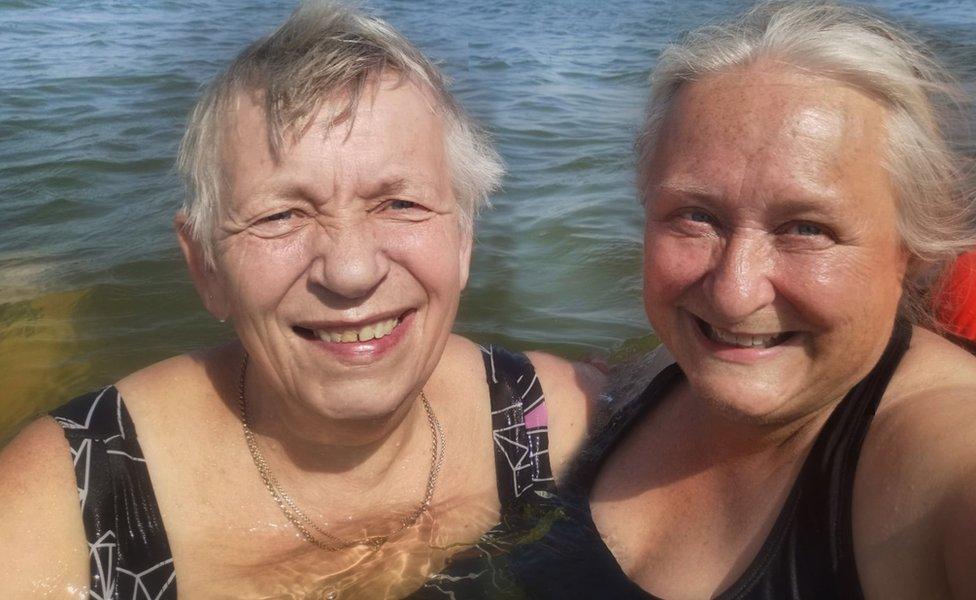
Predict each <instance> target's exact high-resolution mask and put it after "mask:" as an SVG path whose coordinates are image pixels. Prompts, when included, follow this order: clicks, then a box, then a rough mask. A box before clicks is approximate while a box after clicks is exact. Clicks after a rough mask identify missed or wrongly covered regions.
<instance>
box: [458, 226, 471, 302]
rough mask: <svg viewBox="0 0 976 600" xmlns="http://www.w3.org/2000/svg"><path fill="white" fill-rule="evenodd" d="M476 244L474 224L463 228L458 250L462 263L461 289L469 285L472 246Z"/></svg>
mask: <svg viewBox="0 0 976 600" xmlns="http://www.w3.org/2000/svg"><path fill="white" fill-rule="evenodd" d="M473 246H474V226H473V225H469V226H467V227H464V228H463V229H462V230H461V244H460V249H459V250H458V253H459V256H458V259H459V260H460V265H461V272H460V276H461V279H460V280H461V289H462V290H463V289H464V288H465V287H467V285H468V274H469V273H470V271H471V248H472V247H473Z"/></svg>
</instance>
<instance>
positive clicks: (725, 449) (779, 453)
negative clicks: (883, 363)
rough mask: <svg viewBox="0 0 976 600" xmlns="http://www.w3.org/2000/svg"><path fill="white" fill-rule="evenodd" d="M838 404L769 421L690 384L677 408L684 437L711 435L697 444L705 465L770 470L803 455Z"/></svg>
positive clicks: (674, 407) (676, 419) (680, 395)
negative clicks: (743, 414) (744, 414)
mask: <svg viewBox="0 0 976 600" xmlns="http://www.w3.org/2000/svg"><path fill="white" fill-rule="evenodd" d="M838 402H839V400H838ZM836 405H837V403H836V402H830V403H828V404H825V405H823V406H821V407H817V408H816V409H815V410H813V411H811V412H809V413H806V414H803V415H799V416H796V417H795V418H791V419H790V420H788V421H781V422H765V421H760V420H754V419H744V418H738V417H737V416H736V415H730V414H728V413H727V412H726V411H723V410H721V409H720V408H718V407H716V406H715V405H714V404H712V403H710V402H708V401H707V400H705V399H702V398H700V397H698V396H696V395H695V394H694V392H693V391H692V390H691V389H690V388H689V387H688V386H687V385H685V386H683V387H682V389H681V390H680V391H679V392H678V401H677V402H673V403H671V408H672V416H673V417H674V421H673V422H677V423H681V424H682V425H681V431H682V433H681V435H682V437H684V439H686V440H698V441H699V442H700V441H701V440H707V443H704V444H702V443H696V444H695V448H694V449H693V454H695V455H697V460H698V461H700V462H701V464H702V466H703V467H704V466H705V465H707V467H705V468H718V469H722V468H724V467H727V468H729V469H732V470H739V469H746V470H748V469H751V468H756V469H759V470H762V471H767V472H768V471H769V470H770V469H771V468H775V467H776V466H778V465H779V466H785V465H793V464H795V463H796V462H797V460H802V458H803V457H804V456H806V453H807V451H808V449H809V447H810V445H811V444H812V443H813V441H814V439H815V438H816V436H817V434H818V433H819V432H820V429H821V427H822V426H823V424H824V423H825V422H826V420H827V418H828V417H829V416H830V414H831V412H832V411H833V409H834V407H835V406H836Z"/></svg>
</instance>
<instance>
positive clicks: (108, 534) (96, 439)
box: [53, 386, 176, 600]
mask: <svg viewBox="0 0 976 600" xmlns="http://www.w3.org/2000/svg"><path fill="white" fill-rule="evenodd" d="M91 396H93V397H90V399H89V401H88V402H89V403H88V404H86V405H82V404H78V403H70V404H68V405H65V406H64V407H62V408H61V409H58V412H60V413H61V414H59V415H53V416H54V419H55V421H57V423H58V424H59V425H60V426H61V427H62V428H63V429H64V430H65V433H66V437H67V439H68V442H69V449H70V452H71V458H72V461H73V463H74V468H75V481H76V483H77V489H78V500H79V503H80V504H81V509H82V514H83V515H84V517H85V529H86V534H87V535H89V536H91V537H90V538H89V539H88V551H89V565H90V571H91V579H90V583H89V587H90V590H89V597H90V598H93V599H94V600H109V599H113V600H116V599H120V598H125V599H126V600H160V599H162V598H172V597H175V588H176V586H175V580H176V571H175V568H174V566H173V559H172V557H171V556H169V555H168V553H160V554H159V555H158V556H157V558H159V560H158V561H157V562H155V563H154V564H152V565H150V566H149V567H148V568H144V569H141V570H139V571H138V572H137V571H133V570H132V569H130V568H126V567H127V566H129V565H126V564H125V563H126V562H129V561H131V559H132V558H134V557H133V556H129V557H126V556H123V555H121V554H120V549H119V539H118V535H117V533H116V530H115V528H112V527H108V528H105V529H104V530H98V531H96V530H92V528H91V527H92V526H93V525H95V524H96V523H97V524H99V525H100V526H102V527H104V526H106V525H110V522H111V521H109V522H106V520H105V519H104V518H102V519H98V518H95V517H96V513H98V512H99V510H101V509H100V508H99V505H100V504H101V505H104V504H105V503H106V501H107V503H108V505H110V506H111V505H112V504H113V503H112V502H111V498H107V497H105V496H104V495H105V494H112V493H113V492H112V488H111V486H108V487H105V488H103V489H101V490H99V491H96V490H93V489H92V486H93V485H94V483H93V482H95V481H96V478H97V477H102V478H104V477H106V476H107V473H106V472H105V471H106V470H107V471H113V470H115V471H118V470H121V471H123V472H126V473H138V474H139V475H140V476H145V477H147V478H148V470H147V468H146V464H145V463H146V461H145V459H144V458H143V457H142V456H140V455H139V454H141V452H140V450H139V449H138V443H137V441H136V440H135V434H134V431H131V432H130V431H127V427H126V422H127V421H128V417H126V418H125V420H123V413H124V411H125V409H124V403H123V401H122V397H121V394H120V393H119V391H118V390H117V389H115V388H114V387H113V386H109V387H107V388H105V389H103V390H101V391H100V392H98V393H97V394H93V395H91ZM76 400H80V399H76ZM66 413H68V414H70V415H71V416H70V417H69V416H65V414H66ZM129 437H131V438H132V439H131V440H129V439H127V438H129ZM114 461H121V463H122V464H121V465H115V466H114V467H113V462H114ZM126 463H128V464H129V465H131V466H130V467H126V466H125V464H126ZM119 467H121V469H120V468H119ZM93 468H97V469H99V470H100V471H101V472H99V473H97V474H96V473H93V472H92V469H93ZM95 493H98V494H101V495H102V497H100V498H95V497H93V496H92V494H95ZM101 516H102V517H105V516H107V515H104V514H103V515H101ZM115 516H117V515H115ZM130 537H131V536H130ZM126 544H127V545H130V548H129V551H130V552H132V551H134V550H135V551H137V553H139V552H143V549H142V547H141V546H140V547H138V548H136V546H139V544H140V542H139V541H137V540H134V539H133V540H129V541H127V542H126ZM132 544H136V546H132ZM120 561H121V562H120Z"/></svg>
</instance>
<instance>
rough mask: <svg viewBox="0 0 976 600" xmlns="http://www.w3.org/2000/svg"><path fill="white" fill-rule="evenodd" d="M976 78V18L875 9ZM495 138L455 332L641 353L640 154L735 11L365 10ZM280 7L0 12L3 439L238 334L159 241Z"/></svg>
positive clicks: (928, 7) (14, 3) (588, 4)
mask: <svg viewBox="0 0 976 600" xmlns="http://www.w3.org/2000/svg"><path fill="white" fill-rule="evenodd" d="M870 4H871V5H873V6H876V7H879V8H881V9H883V10H885V11H887V12H889V13H890V14H892V15H893V16H895V17H897V18H902V19H908V20H910V21H911V22H913V23H914V24H915V26H916V27H917V28H918V29H919V30H921V31H922V33H923V35H924V36H925V37H927V38H928V39H930V40H932V41H933V43H934V45H935V46H936V48H937V49H938V50H939V52H941V53H942V54H943V55H944V56H946V57H947V59H948V60H950V61H951V62H953V63H955V64H957V65H960V68H961V69H960V72H961V74H962V76H963V78H965V79H967V80H968V81H972V80H974V79H976V2H974V0H945V1H940V2H922V1H917V0H877V1H874V2H870ZM367 6H368V7H369V8H370V9H371V10H374V11H375V12H377V13H379V14H380V15H382V16H384V17H385V18H387V19H388V20H390V21H391V22H392V23H393V24H394V25H396V26H397V27H398V28H400V29H401V30H402V31H403V32H404V33H406V34H407V36H408V37H410V38H411V39H412V40H414V41H415V42H416V43H417V44H418V45H419V46H420V47H421V48H422V49H423V50H424V51H425V52H427V53H428V54H429V55H430V56H432V57H434V58H436V59H437V60H438V61H439V62H440V63H441V64H442V65H443V67H444V69H445V70H446V72H447V73H448V74H449V75H450V76H451V78H452V79H453V81H454V90H455V92H456V93H457V95H458V96H459V98H460V99H461V101H462V102H463V103H464V105H465V106H466V107H467V108H468V110H469V112H471V113H472V114H473V115H475V116H476V117H477V118H478V119H480V120H481V121H483V122H484V123H485V124H486V125H487V126H488V128H489V129H490V131H491V132H492V133H493V135H494V136H495V139H496V141H497V143H498V145H499V147H500V149H501V152H502V154H503V156H504V159H505V161H506V163H507V165H508V171H509V172H508V176H507V178H506V179H505V186H504V190H503V191H502V192H501V193H500V194H498V195H497V196H496V197H495V198H494V210H492V211H490V212H487V213H485V214H484V215H483V217H482V219H481V220H480V223H479V228H478V244H477V247H476V250H475V258H474V265H473V271H472V274H473V275H472V279H471V282H470V285H469V289H468V290H467V291H466V293H465V295H464V298H463V302H462V311H461V316H460V319H459V323H458V326H457V329H458V330H459V331H460V332H462V333H464V334H466V335H469V336H471V337H473V338H475V339H477V340H479V341H497V342H503V343H506V344H508V345H511V346H514V347H516V348H547V349H550V350H553V351H556V352H560V353H563V354H568V355H572V356H579V355H581V354H585V353H590V352H605V351H607V350H610V349H613V348H615V347H617V346H618V345H619V344H620V342H621V341H622V340H624V339H628V338H634V337H639V336H643V335H646V334H647V333H648V326H647V324H646V321H645V318H644V315H643V311H642V309H641V302H640V231H641V213H640V211H639V210H638V207H637V205H636V202H635V201H634V199H633V197H634V194H633V191H632V181H633V177H632V174H631V173H632V158H631V151H630V148H631V144H632V139H633V135H634V131H635V128H636V125H637V122H638V120H639V115H640V107H641V104H642V102H643V98H644V93H645V82H646V77H647V74H648V71H649V70H650V68H651V66H652V65H653V63H654V57H655V56H656V55H657V53H658V52H659V51H660V49H661V48H662V47H663V45H664V44H665V43H666V42H667V41H668V40H670V39H672V38H673V37H674V36H675V35H676V34H677V33H678V32H680V31H683V30H686V29H688V28H690V27H694V26H696V25H699V24H701V23H703V22H706V21H708V20H712V19H716V18H719V17H721V16H723V15H727V14H730V13H731V12H735V11H737V10H739V9H741V8H742V7H744V6H746V3H744V2H703V1H686V2H680V3H678V2H663V1H659V0H651V1H634V0H602V1H600V2H595V1H582V0H565V1H555V2H536V1H527V0H523V1H515V0H506V1H501V2H493V3H484V2H474V1H471V0H456V1H450V2H448V1H430V2H419V1H415V0H409V1H408V0H377V1H375V2H370V3H368V5H367ZM292 7H293V4H292V3H290V2H271V1H265V2H262V1H259V0H227V1H223V2H199V1H187V2H175V1H171V0H162V1H158V2H152V3H143V2H136V1H134V0H119V1H111V2H109V1H100V2H77V1H71V2H54V1H40V0H0V86H2V89H0V200H2V202H3V205H2V206H3V210H2V211H0V439H2V438H3V437H4V432H9V431H11V429H12V428H13V427H14V425H15V424H16V423H18V422H21V421H22V420H23V419H25V418H27V417H28V416H30V415H31V414H34V413H36V412H37V411H39V410H43V409H45V408H48V407H50V406H52V405H56V404H59V403H60V402H61V401H63V400H64V399H66V398H68V397H70V396H71V395H73V394H76V393H80V392H82V391H85V390H87V389H90V388H92V387H94V386H97V385H101V384H105V383H109V382H112V381H114V380H115V379H117V378H118V377H120V376H121V375H123V374H125V373H127V372H129V371H131V370H133V369H136V368H138V367H139V366H142V365H145V364H148V363H151V362H153V361H155V360H158V359H160V358H163V357H165V356H169V355H172V354H175V353H178V352H182V351H185V350H187V349H190V348H194V347H198V346H201V345H207V344H212V343H215V342H216V341H219V340H220V339H223V338H226V337H227V336H228V335H229V334H230V332H229V330H228V329H227V328H226V327H223V326H220V325H219V324H217V323H215V322H213V320H212V319H211V318H210V317H209V316H208V315H206V314H205V313H204V312H203V310H202V309H201V307H200V305H199V302H198V301H197V299H196V297H195V294H194V292H193V290H192V287H191V286H190V284H189V281H188V279H187V277H186V275H185V273H184V268H183V266H182V263H181V259H180V258H179V256H178V253H177V250H176V245H175V242H174V238H173V235H172V231H171V225H170V223H171V218H172V214H173V212H174V210H175V209H176V207H177V206H178V204H179V200H180V196H181V193H182V192H181V190H180V187H179V185H178V182H177V180H176V177H175V175H174V172H173V169H172V163H173V157H174V155H175V151H176V148H177V144H178V142H179V138H180V135H181V133H182V128H183V124H184V119H185V115H186V114H187V111H188V110H189V108H190V106H191V105H192V102H193V100H194V98H195V96H196V94H197V92H198V90H199V87H200V85H201V84H202V83H203V82H205V81H206V80H207V79H208V78H209V77H211V76H212V75H213V74H214V73H215V72H216V71H217V70H218V69H219V68H220V67H221V66H222V65H224V64H225V63H226V62H227V61H228V60H229V59H230V58H231V57H232V56H233V55H234V54H235V53H236V52H237V51H239V50H240V49H241V48H242V46H243V45H244V44H246V43H247V42H249V41H251V40H253V39H254V38H256V37H258V36H260V35H262V34H265V33H267V32H269V31H270V29H271V28H273V27H274V26H275V25H276V24H277V23H279V22H280V21H282V20H283V19H284V18H285V17H286V16H287V15H288V13H289V12H290V10H291V9H292Z"/></svg>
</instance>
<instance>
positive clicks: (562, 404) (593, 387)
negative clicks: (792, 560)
mask: <svg viewBox="0 0 976 600" xmlns="http://www.w3.org/2000/svg"><path fill="white" fill-rule="evenodd" d="M526 355H527V356H528V357H529V360H530V361H532V365H533V367H535V371H536V374H537V375H538V377H539V382H540V383H541V384H542V389H543V392H544V393H545V397H546V406H547V410H548V413H549V458H550V464H551V465H552V469H553V472H554V474H555V476H556V477H557V479H558V478H559V476H560V475H561V474H562V473H563V471H564V470H565V468H566V467H567V466H568V464H569V462H570V461H571V460H572V458H573V457H574V456H575V455H576V453H577V451H578V450H579V449H580V447H581V446H582V444H583V442H584V441H585V439H586V435H587V433H588V432H589V427H590V425H591V423H592V422H593V420H594V417H595V416H596V414H597V406H598V405H597V402H598V398H599V395H600V391H601V390H602V389H603V386H604V383H605V376H604V375H603V373H601V372H600V371H599V370H598V369H596V368H595V367H594V366H592V365H588V364H584V363H579V362H571V361H568V360H566V359H563V358H560V357H558V356H554V355H552V354H548V353H545V352H527V353H526Z"/></svg>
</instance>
